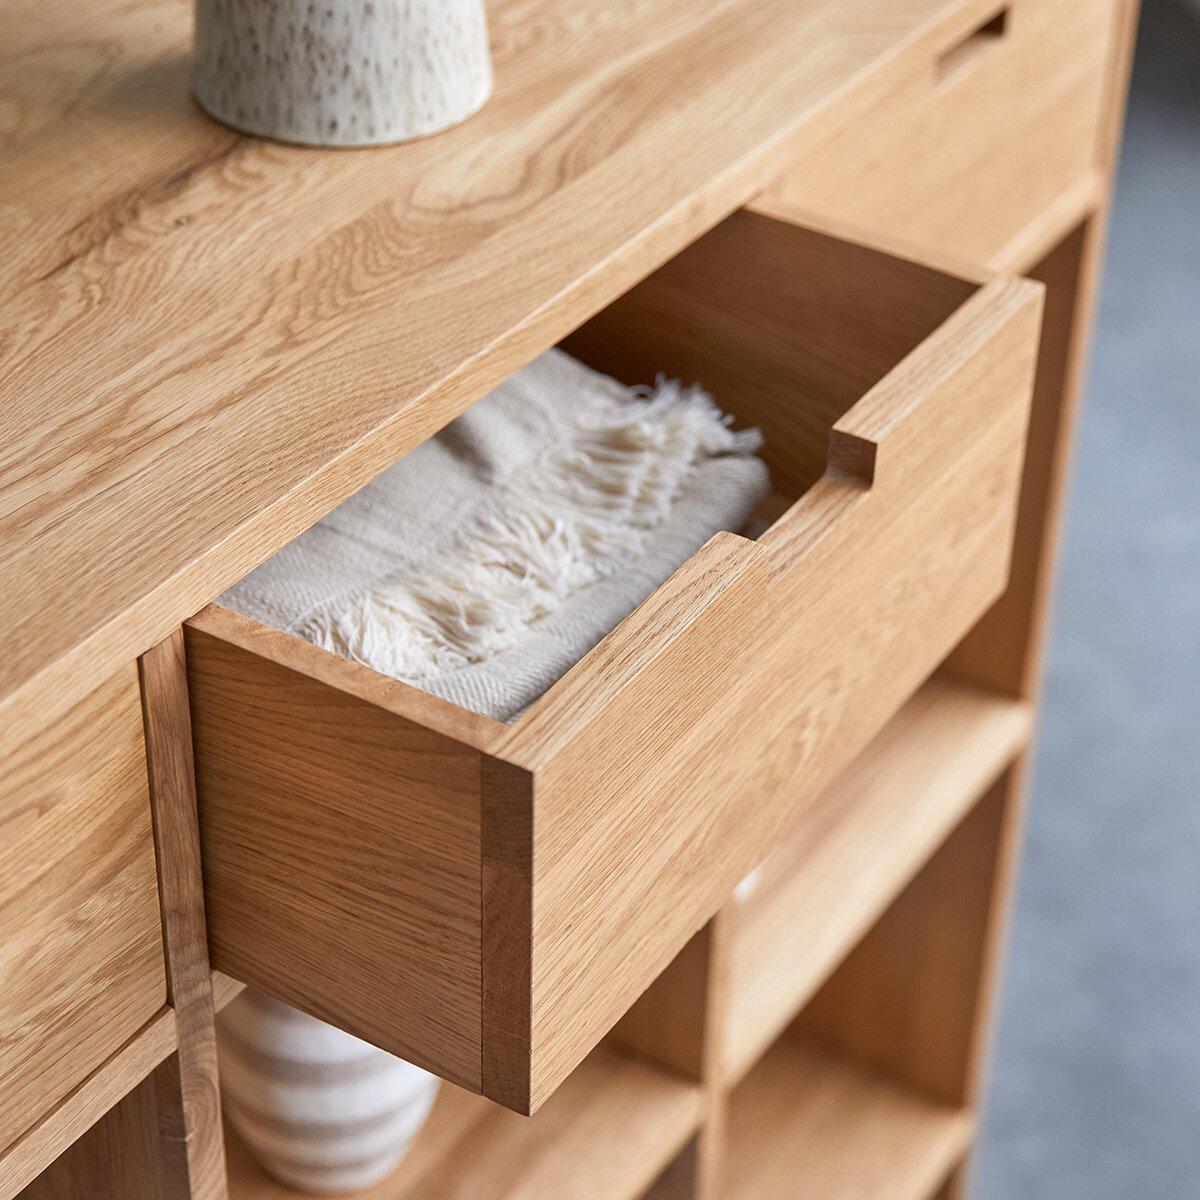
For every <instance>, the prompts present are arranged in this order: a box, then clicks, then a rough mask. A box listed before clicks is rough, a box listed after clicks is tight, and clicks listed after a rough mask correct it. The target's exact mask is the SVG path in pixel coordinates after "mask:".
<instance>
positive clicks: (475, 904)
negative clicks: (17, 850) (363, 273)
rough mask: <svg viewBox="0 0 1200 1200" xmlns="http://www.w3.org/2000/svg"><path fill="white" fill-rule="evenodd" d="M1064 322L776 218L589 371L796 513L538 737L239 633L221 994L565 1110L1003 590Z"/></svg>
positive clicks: (687, 261) (664, 294) (232, 622)
mask: <svg viewBox="0 0 1200 1200" xmlns="http://www.w3.org/2000/svg"><path fill="white" fill-rule="evenodd" d="M1040 305H1041V297H1040V289H1039V287H1038V286H1037V285H1035V284H1031V283H1027V282H1025V281H1021V280H1005V281H996V282H989V283H987V284H985V285H979V284H977V283H975V282H971V281H966V280H961V279H955V278H951V277H948V276H946V275H944V274H941V273H939V272H937V271H934V270H932V269H930V268H928V267H926V266H923V265H921V264H918V263H914V262H908V261H902V260H900V259H896V258H892V257H889V256H887V255H884V254H881V253H879V252H877V251H874V250H871V249H868V248H865V247H861V246H857V245H851V244H848V243H845V242H842V241H839V240H837V239H835V238H832V237H828V236H825V235H823V234H820V233H815V232H812V231H809V230H805V229H802V228H799V227H797V226H795V225H791V224H788V223H786V222H782V221H777V220H772V219H769V218H766V217H762V216H757V215H754V214H751V213H739V214H736V215H735V216H733V217H731V218H730V219H729V220H727V221H725V222H724V223H723V224H721V225H720V226H718V227H717V228H716V229H714V230H713V231H712V232H711V233H710V234H708V235H707V236H706V237H704V238H703V239H702V240H701V241H699V242H698V243H696V244H695V245H694V246H692V247H691V248H690V249H688V250H687V251H686V252H684V253H683V254H682V255H680V256H679V257H678V258H676V259H675V260H673V261H671V262H670V263H668V264H667V265H666V266H665V267H663V268H662V269H661V270H660V271H658V272H657V273H656V274H655V275H653V276H652V277H651V278H649V279H648V280H647V281H645V282H644V283H643V284H641V285H639V286H638V287H637V288H635V289H634V290H633V291H631V292H630V293H628V294H627V295H626V296H624V297H623V298H622V299H621V300H619V301H618V302H617V303H615V304H614V305H612V306H611V307H610V308H608V309H607V310H605V311H604V312H602V313H600V314H599V315H598V316H596V317H595V318H593V320H592V321H590V322H589V323H588V324H587V325H585V326H584V327H583V328H582V329H580V330H578V331H577V332H576V333H575V334H574V335H572V337H571V338H569V339H568V340H567V342H566V343H565V345H566V348H567V349H568V350H570V351H571V352H572V353H574V354H575V355H577V356H578V357H580V358H582V359H584V360H585V361H587V362H589V363H591V364H592V365H594V366H596V367H599V368H601V369H603V370H606V371H608V372H609V373H611V374H613V375H616V376H618V377H621V378H625V379H627V380H628V381H631V382H634V381H652V380H653V379H654V376H655V375H656V373H657V372H659V371H665V372H667V373H668V374H670V375H677V376H680V377H681V378H683V379H685V380H693V379H695V380H699V381H701V382H702V383H704V384H705V385H706V386H707V387H708V388H709V389H710V390H711V391H712V392H713V394H714V395H715V396H716V397H717V399H718V402H719V403H720V404H721V406H722V407H723V408H725V409H727V410H731V411H733V412H734V413H736V414H737V416H738V419H739V421H740V422H742V423H746V424H754V425H758V426H759V427H761V428H762V430H763V433H764V435H765V439H766V451H765V456H766V458H767V460H768V462H769V465H770V467H771V471H772V478H773V486H774V488H775V489H776V490H777V491H778V492H780V493H782V494H783V495H784V496H785V497H787V498H788V499H789V500H794V503H790V504H787V503H781V504H780V505H779V506H778V509H777V511H778V513H779V515H778V518H777V520H776V521H775V522H774V524H773V525H772V526H771V527H770V528H769V530H768V531H767V532H766V533H765V534H764V535H763V536H762V537H761V539H760V540H758V541H757V542H754V541H749V540H747V539H746V538H743V537H740V536H736V535H734V534H720V535H718V536H717V537H715V538H713V539H712V540H711V541H710V542H709V543H708V544H707V545H706V546H705V547H704V548H703V549H702V550H701V551H700V552H699V553H697V554H696V555H695V556H694V557H693V558H692V559H691V560H690V561H688V562H687V563H686V564H684V566H683V567H682V568H680V570H678V571H677V572H676V573H675V574H674V576H672V578H671V579H670V580H668V581H667V582H666V583H665V584H663V586H662V587H660V588H659V589H658V591H657V592H655V593H654V595H652V596H651V597H650V598H649V599H648V600H647V601H646V602H645V603H644V604H642V605H641V606H640V607H639V608H638V609H637V610H636V611H635V612H634V613H633V614H632V615H631V616H630V617H629V618H627V619H626V620H625V621H624V622H623V623H622V624H621V625H619V626H618V627H617V628H616V629H615V630H614V631H613V632H612V633H611V634H609V636H608V637H606V638H605V639H604V640H603V641H602V642H601V643H600V644H599V645H598V646H597V647H596V648H595V649H594V650H593V651H592V652H591V653H590V654H589V655H587V657H586V658H584V659H583V660H582V661H581V662H580V663H579V664H578V665H577V666H576V667H575V668H574V669H573V670H572V671H570V672H569V673H568V674H567V675H566V676H564V677H563V679H561V680H560V681H559V682H558V683H557V684H556V685H555V686H554V687H553V688H551V690H550V691H549V692H547V693H546V695H545V696H543V697H542V698H541V699H540V700H539V701H537V702H536V703H535V704H534V705H533V706H532V707H531V708H530V709H529V710H528V711H527V712H526V713H525V714H524V715H523V716H522V717H521V718H520V719H518V720H517V721H516V722H515V723H513V724H512V725H507V726H506V725H502V724H500V723H498V722H495V721H492V720H489V719H486V718H483V717H478V716H475V715H474V714H471V713H468V712H466V711H464V710H462V709H460V708H457V707H455V706H454V705H453V704H450V703H448V702H446V701H443V700H440V699H436V698H434V697H431V696H429V695H427V694H425V693H422V692H420V691H417V690H416V689H414V688H412V687H409V686H406V685H404V684H402V683H398V682H396V681H394V680H391V679H387V678H385V677H383V676H381V675H378V674H376V673H374V672H373V671H371V670H369V669H367V668H365V667H362V666H360V665H358V664H356V663H352V662H349V661H345V660H343V659H340V658H338V657H336V656H334V655H332V654H329V653H328V652H326V651H323V650H320V649H317V648H316V647H314V646H311V645H309V644H307V643H305V642H301V641H298V640H296V639H295V638H292V637H291V636H289V635H287V634H283V633H280V632H278V631H276V630H273V629H270V628H267V627H265V626H263V625H260V624H258V623H256V622H254V621H252V620H250V619H248V618H245V617H242V616H240V615H237V614H234V613H231V612H229V611H227V610H224V609H220V608H216V607H210V608H208V609H206V610H204V611H203V612H202V613H200V614H199V615H198V616H197V617H195V618H194V619H193V620H192V621H190V622H189V623H188V628H187V655H188V674H189V679H190V685H191V695H192V715H193V721H194V732H195V740H196V768H197V780H198V787H199V801H200V823H201V835H202V839H203V851H204V873H205V886H206V902H207V906H208V919H209V930H210V939H211V946H210V948H211V953H212V959H213V965H214V966H215V967H217V968H218V969H220V970H221V971H224V972H226V973H228V974H230V975H233V976H235V977H237V978H238V979H242V980H245V981H247V982H249V983H251V984H254V985H256V986H258V987H261V988H263V989H264V990H266V991H269V992H271V993H272V994H274V995H276V996H278V997H280V998H281V999H283V1000H286V1001H288V1002H290V1003H292V1004H295V1005H297V1006H298V1007H300V1008H303V1009H306V1010H308V1011H310V1012H312V1013H314V1014H315V1015H317V1016H319V1017H322V1018H324V1019H326V1020H329V1021H332V1022H334V1023H335V1024H337V1025H339V1026H342V1027H343V1028H345V1029H348V1030H350V1031H351V1032H353V1033H356V1034H358V1035H360V1036H362V1037H364V1038H367V1039H368V1040H370V1041H372V1042H374V1043H376V1044H378V1045H380V1046H382V1047H384V1048H386V1049H388V1050H391V1051H393V1052H395V1053H397V1054H400V1055H403V1056H404V1057H406V1058H408V1059H411V1060H412V1061H414V1062H417V1063H419V1064H421V1065H423V1066H426V1067H428V1068H430V1069H432V1070H434V1071H436V1072H438V1073H439V1074H441V1075H443V1076H445V1077H446V1078H449V1079H451V1080H453V1081H455V1082H456V1083H459V1084H461V1085H463V1086H465V1087H468V1088H473V1089H475V1090H480V1091H482V1092H484V1093H485V1094H486V1095H488V1096H491V1097H492V1098H494V1099H496V1100H498V1101H500V1102H502V1103H504V1104H507V1105H509V1106H510V1107H513V1108H517V1109H520V1110H531V1109H534V1108H536V1107H537V1106H538V1105H539V1104H540V1103H541V1102H542V1101H543V1100H544V1099H545V1098H546V1097H547V1096H548V1095H549V1094H550V1093H551V1092H552V1091H553V1090H554V1088H555V1087H556V1086H557V1085H558V1084H559V1083H560V1082H561V1081H562V1080H563V1079H564V1078H565V1077H566V1076H567V1074H568V1073H569V1072H570V1071H571V1070H572V1068H573V1067H575V1066H576V1064H578V1063H579V1062H580V1061H581V1060H582V1059H583V1057H584V1056H585V1055H586V1054H587V1052H588V1051H589V1050H590V1049H591V1048H592V1047H593V1046H594V1045H595V1044H596V1042H597V1041H598V1040H599V1039H600V1038H601V1037H602V1036H603V1034H604V1033H605V1032H606V1031H607V1030H608V1029H609V1028H610V1027H611V1026H612V1025H613V1024H614V1022H615V1021H616V1020H617V1019H618V1018H619V1017H620V1016H621V1014H622V1013H623V1012H624V1011H625V1010H626V1008H628V1006H629V1005H630V1003H631V1002H632V1001H633V1000H634V999H635V998H636V997H637V996H638V994H639V993H640V992H641V991H642V990H643V989H644V988H645V987H646V986H647V985H648V984H649V983H650V982H651V981H652V980H653V979H654V977H655V976H656V975H657V974H658V973H659V972H660V971H661V970H662V969H663V968H664V967H665V966H666V964H667V963H668V962H669V961H670V959H671V958H672V957H673V955H674V954H675V953H676V952H677V951H678V950H679V949H680V948H681V947H682V946H683V944H684V943H685V942H686V941H687V940H688V938H689V937H690V936H691V935H692V934H693V933H694V932H695V931H696V930H697V929H698V928H699V926H700V925H701V924H702V923H703V922H704V921H705V920H707V919H708V918H709V917H710V916H711V915H712V914H713V912H714V911H715V910H716V909H717V908H718V907H719V906H720V905H721V904H722V903H723V902H724V900H725V899H726V898H727V896H728V895H729V893H730V891H731V889H732V888H733V886H734V885H735V884H736V883H737V881H738V879H739V878H740V877H741V876H742V875H744V874H745V873H746V872H747V871H748V870H749V869H750V868H751V867H753V866H754V865H755V864H756V863H757V862H758V861H759V860H760V859H762V858H763V856H764V855H765V854H766V853H767V852H768V851H769V850H770V849H771V848H772V846H773V845H774V844H775V843H776V842H777V841H778V839H779V838H780V837H781V835H782V833H783V832H784V831H785V830H786V828H787V827H788V826H789V825H790V824H791V823H792V822H793V821H794V820H795V817H796V814H797V811H798V810H799V809H800V808H801V806H803V805H804V804H805V803H806V802H807V801H808V800H809V799H810V798H813V797H815V796H816V795H817V794H818V793H819V792H820V790H821V789H822V787H823V786H824V785H825V784H826V783H828V782H829V781H830V779H832V777H833V776H834V775H836V774H837V773H838V772H839V771H840V770H841V769H842V768H843V767H844V766H845V765H846V764H847V763H848V762H849V761H850V760H851V759H852V758H853V757H854V755H855V754H856V753H857V752H858V750H859V749H861V748H862V747H863V746H864V745H865V744H866V743H867V742H868V741H869V740H870V739H871V737H872V736H873V735H874V734H875V733H876V732H877V731H878V730H879V729H880V727H881V726H882V725H883V724H884V723H885V722H886V721H887V719H888V718H889V717H890V716H891V715H892V714H893V713H894V712H895V711H896V709H897V708H899V706H900V705H901V704H902V703H903V702H904V701H905V699H906V698H907V697H908V696H909V695H910V694H911V693H912V692H913V691H914V690H915V688H916V687H917V686H918V685H919V684H920V683H921V682H922V680H923V679H924V678H925V677H926V676H927V675H928V674H929V673H930V671H931V670H932V669H933V668H934V667H935V666H936V665H937V664H938V662H939V661H940V660H941V659H942V658H943V657H944V656H945V655H946V653H947V652H948V651H949V650H950V649H951V648H952V647H953V646H954V644H955V643H956V641H957V640H958V639H959V638H961V637H962V635H963V634H964V633H965V632H966V631H967V630H968V628H969V627H970V626H971V624H972V623H973V621H974V620H975V619H976V618H977V617H978V616H979V615H980V614H981V613H982V612H983V611H984V610H985V609H986V608H987V607H988V605H989V604H990V602H991V601H992V600H993V599H994V598H995V597H996V596H997V595H998V593H999V592H1000V591H1001V589H1002V587H1003V585H1004V582H1005V578H1006V574H1007V570H1008V559H1009V550H1010V543H1011V538H1012V530H1013V518H1014V512H1015V504H1016V494H1017V486H1018V480H1019V476H1020V470H1021V462H1022V455H1023V441H1024V433H1025V426H1026V419H1027V414H1028V404H1029V393H1030V384H1031V377H1032V369H1033V360H1034V352H1035V345H1036V338H1037V333H1038V324H1039V315H1040Z"/></svg>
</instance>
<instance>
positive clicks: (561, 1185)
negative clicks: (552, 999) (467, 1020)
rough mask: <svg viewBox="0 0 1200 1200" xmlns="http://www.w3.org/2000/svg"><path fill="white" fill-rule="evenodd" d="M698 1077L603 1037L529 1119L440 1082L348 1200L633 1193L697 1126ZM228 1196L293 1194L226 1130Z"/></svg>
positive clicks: (280, 1197) (617, 1199) (605, 1199)
mask: <svg viewBox="0 0 1200 1200" xmlns="http://www.w3.org/2000/svg"><path fill="white" fill-rule="evenodd" d="M702 1108H703V1101H702V1096H701V1090H700V1088H699V1086H698V1085H695V1084H692V1083H689V1082H688V1081H686V1080H684V1079H683V1078H681V1077H678V1076H675V1075H671V1074H668V1073H667V1072H664V1071H662V1070H659V1069H658V1068H656V1067H654V1066H651V1065H650V1064H649V1063H647V1062H645V1061H644V1060H642V1059H639V1058H637V1057H636V1056H634V1055H630V1054H624V1053H621V1052H619V1051H616V1050H612V1049H609V1048H607V1047H601V1048H599V1049H597V1050H595V1051H593V1053H592V1054H591V1055H590V1056H589V1057H588V1058H587V1059H586V1060H585V1061H584V1062H583V1064H582V1065H581V1066H580V1067H579V1068H578V1069H577V1070H576V1071H575V1072H574V1073H573V1074H572V1075H571V1076H570V1078H569V1079H568V1080H567V1081H566V1082H565V1083H564V1084H563V1085H562V1087H561V1088H560V1089H559V1090H558V1092H557V1093H556V1094H555V1095H554V1097H553V1098H552V1099H551V1100H549V1101H548V1102H547V1103H546V1104H545V1105H544V1106H543V1108H542V1109H541V1111H540V1112H539V1113H538V1114H537V1115H536V1116H534V1117H522V1116H518V1115H517V1114H515V1113H512V1112H510V1111H508V1110H507V1109H504V1108H501V1107H500V1106H499V1105H497V1104H493V1103H492V1102H491V1101H489V1100H485V1099H483V1098H482V1097H480V1096H474V1095H471V1094H470V1093H469V1092H465V1091H463V1090H462V1089H460V1088H457V1087H454V1086H453V1085H451V1084H446V1085H443V1087H442V1090H441V1094H440V1095H439V1096H438V1099H437V1102H436V1104H435V1105H434V1109H433V1112H432V1113H431V1114H430V1117H429V1121H428V1123H427V1124H426V1125H425V1126H424V1128H423V1129H422V1130H421V1132H420V1133H419V1134H418V1135H417V1138H416V1140H415V1141H414V1142H413V1145H412V1147H411V1149H410V1150H409V1152H408V1154H407V1155H406V1156H405V1159H404V1161H403V1162H402V1163H401V1165H400V1167H399V1168H398V1170H397V1171H396V1173H395V1174H394V1175H392V1176H391V1177H390V1178H388V1179H387V1180H385V1181H384V1182H383V1183H380V1184H378V1185H376V1186H375V1187H373V1188H370V1189H368V1190H366V1191H363V1192H359V1193H356V1197H355V1200H545V1198H546V1197H550V1196H552V1197H554V1200H635V1198H636V1197H638V1196H640V1195H641V1194H642V1193H643V1192H644V1191H645V1189H646V1188H647V1187H649V1185H650V1184H651V1183H652V1182H653V1181H654V1179H655V1178H657V1176H658V1175H659V1174H660V1173H661V1172H662V1171H663V1170H664V1169H665V1168H666V1167H667V1165H668V1164H669V1163H670V1162H671V1160H672V1159H673V1158H674V1157H675V1156H676V1154H677V1153H678V1152H679V1151H680V1149H681V1148H682V1147H683V1146H684V1144H685V1143H686V1142H687V1140H688V1139H689V1138H690V1137H691V1136H692V1134H693V1133H694V1132H695V1131H696V1129H697V1128H698V1127H699V1124H700V1121H701V1114H702ZM226 1146H227V1151H228V1159H229V1197H230V1200H297V1198H298V1196H299V1193H297V1192H294V1191H292V1190H291V1189H289V1188H287V1187H285V1186H283V1185H282V1184H280V1183H277V1182H275V1181H274V1180H273V1179H272V1178H271V1177H270V1176H269V1175H267V1174H266V1172H264V1171H263V1169H262V1168H261V1167H260V1166H258V1164H257V1162H255V1160H254V1159H253V1157H252V1156H251V1154H250V1152H249V1150H248V1149H247V1148H246V1146H245V1144H244V1143H243V1142H242V1141H241V1140H240V1139H239V1138H238V1136H237V1134H236V1133H235V1132H234V1131H233V1130H232V1129H230V1128H228V1127H227V1130H226Z"/></svg>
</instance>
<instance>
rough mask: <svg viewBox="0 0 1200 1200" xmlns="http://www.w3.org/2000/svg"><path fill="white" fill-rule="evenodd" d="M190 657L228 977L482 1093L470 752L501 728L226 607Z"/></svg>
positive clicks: (207, 619)
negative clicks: (488, 731) (442, 716)
mask: <svg viewBox="0 0 1200 1200" xmlns="http://www.w3.org/2000/svg"><path fill="white" fill-rule="evenodd" d="M187 656H188V669H189V685H190V693H191V706H192V721H193V726H194V732H195V739H196V748H197V763H196V765H197V787H198V793H199V801H200V833H201V845H202V861H203V868H204V882H205V893H206V909H207V917H208V933H209V950H210V953H211V956H212V961H213V963H214V965H215V966H216V967H217V969H218V970H222V971H226V972H228V973H229V974H231V975H233V976H234V977H236V978H237V979H239V980H242V981H244V982H246V983H249V984H251V985H252V986H256V987H260V988H262V989H264V990H266V991H268V992H270V993H272V994H273V995H277V996H279V997H280V998H281V999H283V1000H286V1001H287V1002H288V1003H292V1004H295V1005H297V1006H298V1007H300V1008H303V1009H305V1010H306V1011H310V1012H312V1013H313V1014H314V1015H316V1016H318V1017H322V1018H324V1019H328V1020H332V1021H334V1022H335V1023H337V1024H341V1025H343V1026H345V1027H347V1028H349V1030H350V1032H353V1033H356V1034H358V1035H359V1036H364V1037H367V1038H368V1040H371V1041H375V1042H378V1043H381V1044H384V1043H386V1044H385V1045H384V1048H385V1049H389V1050H393V1051H394V1052H396V1053H399V1054H401V1055H403V1056H404V1057H406V1058H408V1059H409V1060H410V1061H413V1062H416V1063H417V1064H418V1065H420V1066H428V1067H430V1068H432V1069H436V1070H437V1071H438V1072H439V1073H440V1074H441V1075H442V1076H443V1077H445V1078H449V1079H451V1080H454V1081H455V1082H459V1083H462V1084H463V1085H464V1086H466V1087H469V1088H472V1089H474V1090H476V1091H477V1090H479V1088H480V1086H481V1084H480V1075H481V1058H480V1056H481V1048H480V1022H481V1015H480V1012H481V1010H480V1005H481V997H480V989H481V977H480V971H481V968H480V954H481V950H480V932H479V931H480V921H481V915H480V914H481V905H482V898H481V883H480V871H481V865H480V863H481V850H480V778H481V770H482V768H481V760H482V755H481V752H480V750H479V749H477V748H476V747H475V745H473V744H472V743H473V742H474V741H476V740H477V738H478V737H479V734H478V732H477V729H478V727H480V726H483V725H485V724H486V725H496V726H497V728H502V727H501V726H499V723H498V722H485V721H484V719H483V718H473V719H471V720H462V721H452V722H451V724H450V729H451V730H452V731H453V734H456V735H457V736H453V735H452V734H451V733H450V732H444V731H442V730H441V729H438V728H437V727H436V724H434V723H433V722H431V721H425V722H423V721H421V720H420V717H421V716H422V715H424V714H427V713H429V712H430V711H431V710H432V709H434V708H435V707H436V708H437V710H438V711H439V712H440V711H447V710H450V709H452V706H450V705H441V704H437V705H435V704H434V703H433V698H432V697H429V696H427V695H425V694H424V693H421V692H417V691H416V689H414V688H406V687H405V686H404V685H402V684H399V683H397V682H395V681H394V680H390V679H385V678H384V677H383V676H380V675H376V674H375V673H374V672H372V671H368V670H366V669H365V668H362V667H359V666H357V664H354V663H350V662H346V661H344V660H341V659H338V658H336V657H335V656H334V655H331V654H327V653H325V652H324V651H321V650H319V649H317V647H315V646H311V645H309V644H308V643H307V642H301V641H299V640H298V639H295V638H291V637H289V636H287V635H286V634H283V633H279V632H278V631H276V630H272V629H267V628H266V627H265V626H261V625H258V624H257V623H256V622H254V621H251V620H249V619H248V618H245V617H241V616H239V615H238V614H235V613H231V612H228V611H226V610H223V609H213V610H209V611H207V612H206V613H204V614H201V616H200V617H198V618H196V619H195V620H193V621H192V622H190V623H189V627H188V629H187ZM397 701H399V703H397ZM409 701H411V702H412V704H413V707H414V715H412V716H409V715H406V713H407V711H408V710H407V708H406V705H407V703H408V702H409ZM464 715H465V716H470V714H464ZM314 717H316V720H315V721H314ZM267 728H269V729H270V736H269V737H264V736H263V733H264V730H265V729H267ZM301 764H303V766H302V769H301V770H300V771H299V772H297V769H296V768H297V767H298V766H300V765H301ZM226 798H229V799H230V801H231V802H229V803H226V802H225V801H226ZM366 1014H375V1015H376V1019H375V1021H374V1022H373V1023H372V1022H371V1021H370V1020H369V1017H368V1016H367V1015H366Z"/></svg>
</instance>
